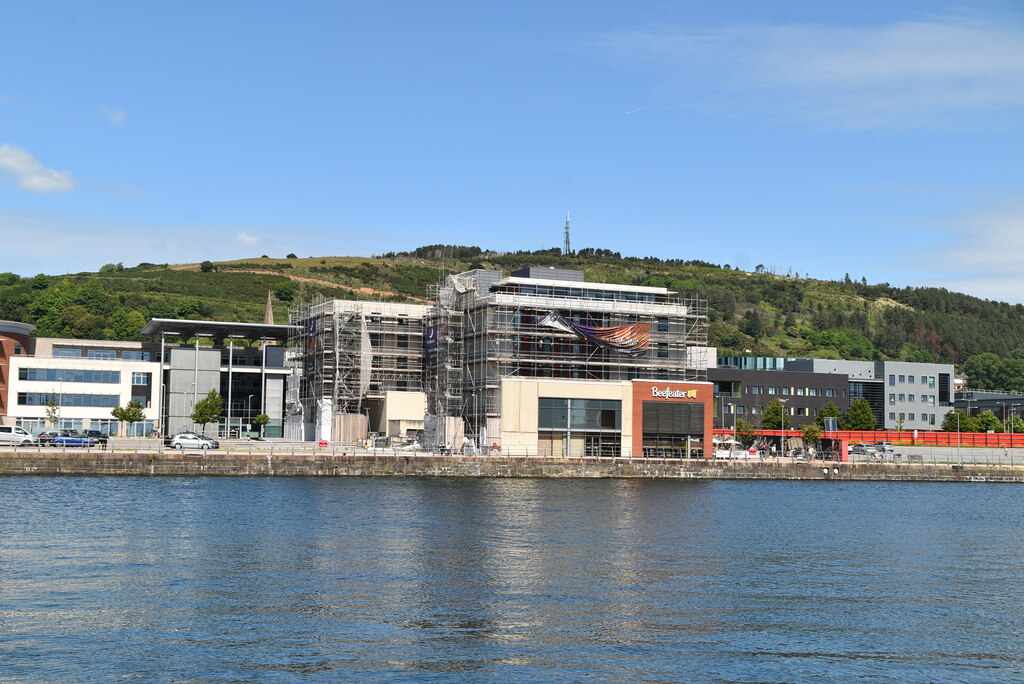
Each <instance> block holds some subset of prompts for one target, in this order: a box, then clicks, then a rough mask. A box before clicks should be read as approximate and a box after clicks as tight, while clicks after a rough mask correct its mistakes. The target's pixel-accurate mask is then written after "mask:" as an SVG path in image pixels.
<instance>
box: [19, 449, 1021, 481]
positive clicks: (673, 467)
mask: <svg viewBox="0 0 1024 684" xmlns="http://www.w3.org/2000/svg"><path fill="white" fill-rule="evenodd" d="M12 475H136V476H140V475H151V476H197V475H204V476H241V477H245V476H249V477H267V476H277V477H334V476H339V477H340V476H348V477H352V476H355V477H557V478H568V477H586V478H641V479H676V480H843V481H875V482H882V481H898V482H912V481H920V482H1004V483H1024V466H1006V465H966V464H965V465H963V466H959V465H935V464H918V463H914V464H894V463H836V462H831V461H826V462H823V461H814V462H810V463H807V462H791V461H787V460H785V459H783V460H780V461H777V462H776V461H771V460H768V461H763V462H762V461H720V460H714V461H703V460H699V461H692V460H691V461H679V460H669V459H666V460H661V459H566V458H533V457H531V458H521V457H503V456H438V455H411V454H410V455H396V454H392V453H388V454H371V453H365V454H359V453H355V454H344V455H343V454H337V455H332V454H316V453H310V454H294V455H287V454H276V455H271V454H260V453H254V454H224V453H217V452H208V453H192V452H180V451H163V452H160V451H153V452H144V451H135V452H127V451H126V452H107V451H100V450H88V451H72V450H67V451H52V452H47V451H27V450H25V451H20V450H19V451H15V450H9V451H0V476H12Z"/></svg>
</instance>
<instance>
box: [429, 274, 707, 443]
mask: <svg viewBox="0 0 1024 684" xmlns="http://www.w3.org/2000/svg"><path fill="white" fill-rule="evenodd" d="M580 276H582V274H580ZM432 294H434V297H435V299H434V300H435V305H434V307H433V309H432V310H431V312H430V314H428V317H427V326H428V330H429V329H430V328H431V327H435V326H436V330H437V333H436V335H437V343H436V349H435V350H434V351H433V353H432V352H431V349H429V348H428V349H427V358H426V368H427V373H426V375H427V378H428V406H429V410H430V411H431V412H432V413H434V414H435V415H437V416H438V417H443V416H460V417H461V418H463V419H464V421H465V430H466V433H467V434H468V435H472V436H473V437H475V438H476V439H478V440H481V441H482V440H490V439H493V438H494V437H496V436H497V435H498V431H499V420H500V414H501V379H502V378H504V377H531V378H567V379H581V380H633V379H638V378H643V379H658V380H669V381H675V382H685V381H699V380H706V379H707V372H706V362H705V358H704V357H705V354H706V349H707V329H708V319H707V303H706V301H705V300H702V299H699V298H684V297H679V296H678V295H677V293H675V292H671V291H669V290H667V289H665V288H652V287H636V286H623V285H612V284H599V283H586V282H582V280H580V281H569V280H543V279H536V278H516V277H511V278H506V279H503V278H502V274H501V272H499V271H485V270H475V271H468V272H466V273H461V274H458V275H455V276H450V277H448V279H447V280H446V281H445V283H444V284H443V285H441V286H439V287H438V288H437V291H436V293H432ZM553 312H554V313H558V314H560V315H561V316H563V317H564V318H565V319H567V320H571V321H572V322H573V323H576V324H579V325H582V326H592V327H596V328H606V327H613V326H619V325H629V324H633V323H640V324H647V325H649V326H650V331H651V335H650V343H649V346H648V348H647V350H646V352H645V353H643V354H639V355H635V356H630V355H627V354H623V353H620V352H618V351H616V350H614V349H608V348H604V347H601V346H598V345H595V344H591V343H590V342H588V341H587V340H585V339H581V338H580V337H579V336H578V335H575V334H573V333H571V332H567V331H564V330H558V329H553V328H551V327H547V326H544V325H542V324H541V321H542V320H543V319H544V317H545V316H546V315H548V314H550V313H553ZM429 334H432V333H428V337H429ZM478 443H479V442H478Z"/></svg>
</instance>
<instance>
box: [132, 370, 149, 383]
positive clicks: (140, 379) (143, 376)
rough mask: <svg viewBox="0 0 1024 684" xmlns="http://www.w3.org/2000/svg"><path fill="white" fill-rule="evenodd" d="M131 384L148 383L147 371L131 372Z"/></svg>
mask: <svg viewBox="0 0 1024 684" xmlns="http://www.w3.org/2000/svg"><path fill="white" fill-rule="evenodd" d="M132 384H133V385H148V384H149V373H132Z"/></svg>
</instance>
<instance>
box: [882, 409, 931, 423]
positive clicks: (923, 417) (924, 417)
mask: <svg viewBox="0 0 1024 684" xmlns="http://www.w3.org/2000/svg"><path fill="white" fill-rule="evenodd" d="M897 415H899V418H898V419H897ZM919 415H920V422H921V423H924V424H925V425H935V414H934V413H921V414H916V413H900V414H897V413H896V412H894V411H890V412H889V420H893V421H894V420H902V421H903V422H905V423H913V422H916V421H917V418H918V416H919Z"/></svg>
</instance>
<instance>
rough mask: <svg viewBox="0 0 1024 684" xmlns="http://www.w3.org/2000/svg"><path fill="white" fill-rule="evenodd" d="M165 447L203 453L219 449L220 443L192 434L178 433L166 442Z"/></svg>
mask: <svg viewBox="0 0 1024 684" xmlns="http://www.w3.org/2000/svg"><path fill="white" fill-rule="evenodd" d="M167 446H169V447H171V448H172V449H203V450H204V451H205V450H206V449H216V448H218V447H220V442H218V441H217V440H215V439H210V438H209V437H204V436H202V435H197V434H196V433H194V432H179V433H178V434H176V435H174V436H172V437H171V438H170V439H169V440H167Z"/></svg>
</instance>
